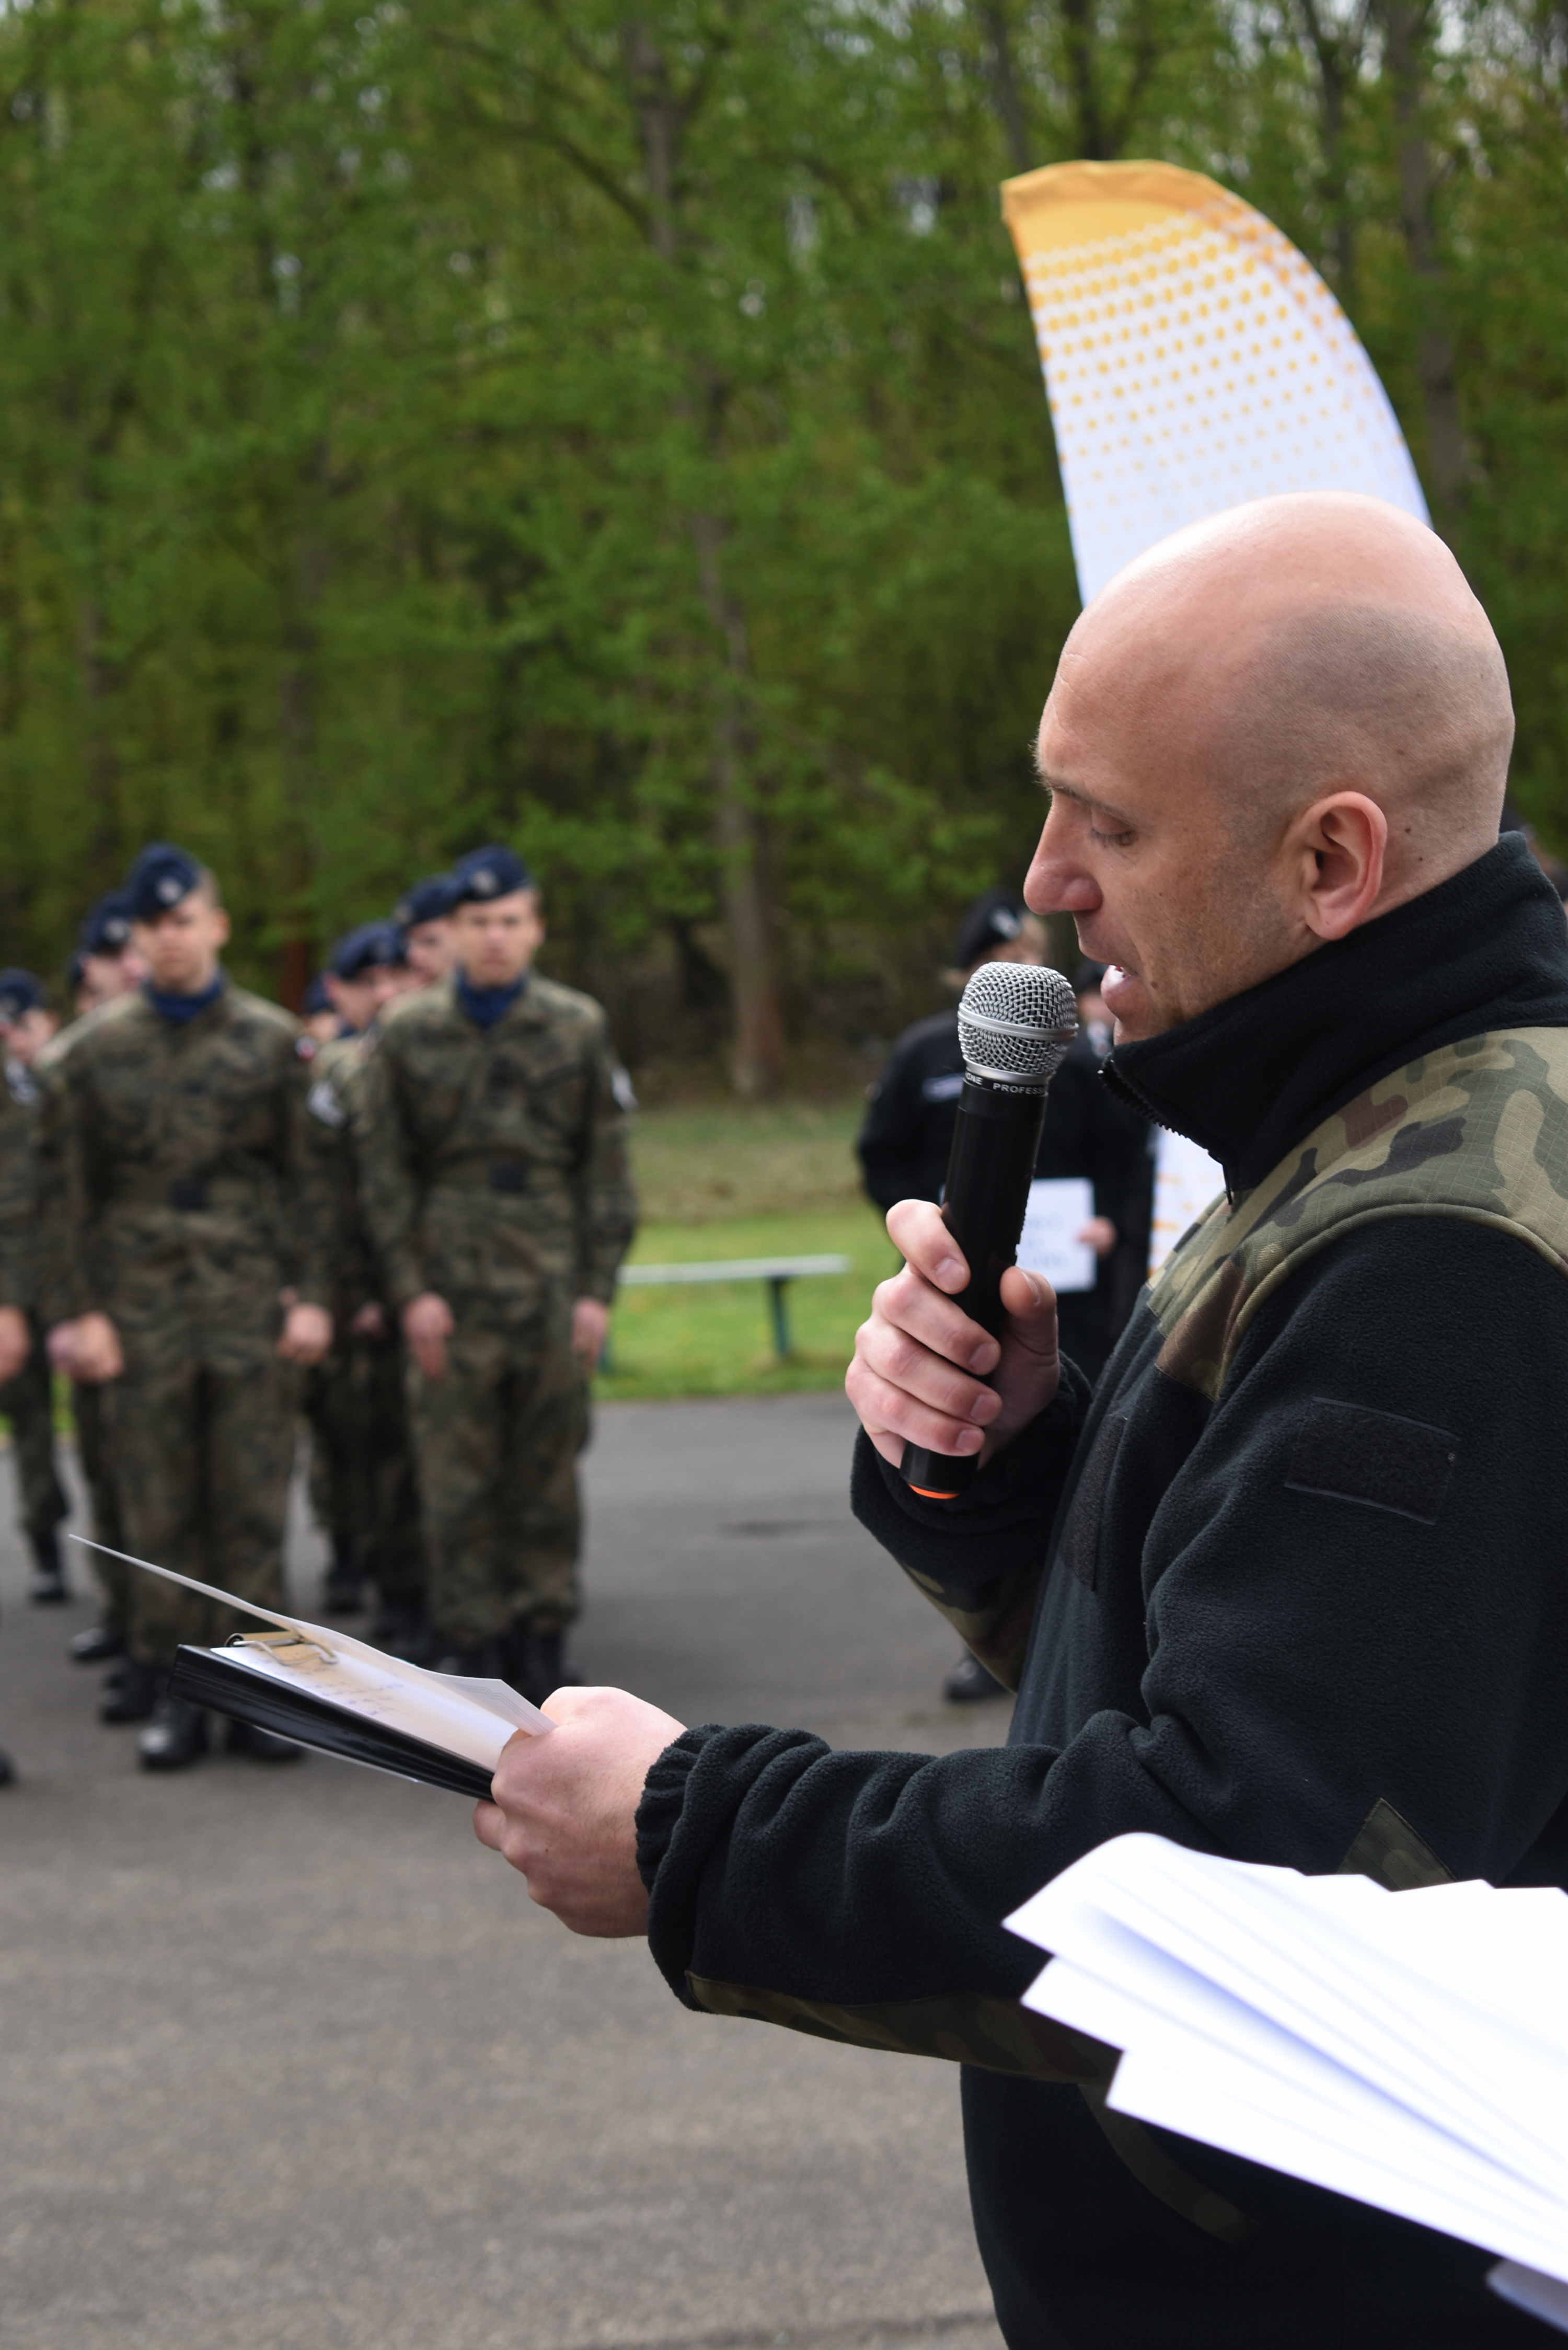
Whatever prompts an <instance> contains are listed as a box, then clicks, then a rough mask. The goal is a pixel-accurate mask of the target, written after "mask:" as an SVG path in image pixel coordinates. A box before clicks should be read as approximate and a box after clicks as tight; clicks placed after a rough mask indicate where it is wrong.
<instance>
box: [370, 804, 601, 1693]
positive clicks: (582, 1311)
mask: <svg viewBox="0 0 1568 2350" xmlns="http://www.w3.org/2000/svg"><path fill="white" fill-rule="evenodd" d="M455 872H456V878H457V880H458V884H459V889H460V899H459V904H458V907H457V911H456V914H455V916H454V932H455V939H456V950H457V962H456V965H455V967H454V969H453V972H452V975H451V976H450V977H449V978H448V979H446V980H445V981H443V982H442V983H441V985H440V986H439V987H433V988H427V989H424V990H422V991H421V993H419V994H417V995H410V996H406V997H404V998H403V999H402V1000H401V1001H400V1002H399V1003H394V1004H393V1005H392V1006H391V1007H390V1009H389V1012H388V1013H387V1015H386V1018H385V1021H384V1023H383V1025H382V1032H381V1041H380V1045H379V1048H378V1050H377V1052H376V1054H375V1055H374V1057H373V1058H372V1059H371V1061H370V1062H369V1064H368V1066H367V1067H366V1068H365V1070H364V1072H363V1076H362V1078H361V1099H360V1103H359V1129H360V1133H361V1137H362V1149H361V1164H362V1167H363V1170H364V1172H363V1179H362V1201H363V1208H364V1214H365V1221H366V1223H367V1225H368V1227H369V1232H370V1237H371V1240H372V1243H374V1245H375V1248H376V1251H377V1253H378V1255H379V1259H380V1263H381V1266H382V1269H383V1273H384V1276H385V1279H386V1282H387V1286H388V1293H389V1296H390V1298H391V1300H392V1302H393V1304H394V1305H396V1307H397V1308H398V1310H399V1313H400V1315H401V1319H402V1325H403V1329H404V1332H405V1334H406V1336H407V1337H408V1340H409V1345H410V1350H411V1352H412V1354H413V1357H414V1367H413V1368H412V1369H411V1370H410V1384H409V1398H410V1419H411V1421H412V1426H413V1433H414V1451H415V1457H416V1460H417V1462H418V1467H419V1479H420V1492H421V1501H422V1504H423V1509H424V1523H425V1540H426V1544H427V1545H428V1547H429V1552H430V1572H431V1612H432V1615H433V1617H434V1619H435V1624H436V1627H437V1630H438V1632H439V1634H440V1635H441V1636H442V1639H443V1641H444V1643H445V1644H446V1645H448V1646H449V1647H450V1648H451V1649H452V1651H453V1652H454V1656H455V1659H456V1662H455V1666H454V1668H453V1669H459V1670H467V1671H473V1672H483V1671H492V1670H495V1669H500V1670H502V1671H504V1673H505V1674H506V1676H507V1678H509V1679H512V1680H513V1681H514V1683H515V1685H516V1686H517V1687H518V1688H520V1689H522V1690H524V1691H525V1692H527V1693H529V1694H537V1695H540V1696H544V1695H547V1694H548V1693H549V1691H550V1690H551V1689H553V1688H554V1687H556V1685H557V1684H558V1682H559V1681H560V1679H561V1678H562V1671H563V1668H562V1635H563V1632H564V1631H565V1628H566V1626H567V1624H569V1623H570V1622H571V1620H572V1618H573V1617H574V1616H575V1615H576V1611H577V1576H576V1565H577V1552H578V1506H577V1487H576V1456H577V1453H578V1452H579V1451H580V1450H581V1448H582V1445H583V1443H584V1441H585V1440H586V1437H587V1383H586V1377H585V1365H591V1364H592V1362H593V1361H594V1360H596V1359H597V1356H598V1353H599V1350H600V1348H601V1347H602V1346H603V1343H604V1333H605V1327H606V1323H607V1314H608V1306H609V1301H610V1298H611V1296H612V1295H613V1292H614V1288H615V1277H616V1270H617V1267H618V1265H619V1263H620V1260H621V1258H622V1256H623V1255H624V1254H625V1253H626V1249H627V1246H628V1243H629V1242H630V1239H631V1234H632V1230H633V1225H634V1221H635V1202H634V1201H633V1198H632V1192H631V1186H630V1182H629V1180H628V1174H627V1167H626V1155H625V1139H624V1137H625V1123H626V1115H627V1110H628V1107H629V1101H630V1097H629V1092H628V1087H627V1085H626V1080H625V1077H624V1076H623V1075H622V1074H621V1073H620V1072H619V1071H618V1067H617V1065H616V1062H615V1058H614V1055H613V1053H612V1050H611V1046H610V1041H609V1036H608V1033H607V1028H606V1024H605V1016H604V1014H603V1012H602V1011H601V1010H600V1009H599V1006H598V1005H597V1003H593V1002H592V1001H590V999H589V998H588V997H587V996H583V995H578V994H576V993H574V992H573V991H572V990H571V989H569V988H565V987H557V986H556V985H554V984H553V983H551V982H550V981H549V980H546V979H542V978H540V977H539V976H538V975H537V974H536V973H533V972H530V970H529V963H530V962H531V960H532V957H533V954H534V952H535V948H536V947H537V945H538V943H539V941H540V940H541V939H542V938H543V936H544V924H543V922H542V921H541V920H540V918H539V911H538V899H537V895H536V893H535V888H534V884H533V880H532V878H531V876H530V875H529V873H528V871H527V868H525V867H524V865H523V864H522V863H521V862H520V861H519V860H518V858H515V857H514V855H513V854H512V852H511V851H510V850H509V849H505V848H484V849H477V850H475V851H474V852H473V854H472V856H470V857H467V858H463V859H462V862H461V863H460V864H459V865H458V866H457V868H455Z"/></svg>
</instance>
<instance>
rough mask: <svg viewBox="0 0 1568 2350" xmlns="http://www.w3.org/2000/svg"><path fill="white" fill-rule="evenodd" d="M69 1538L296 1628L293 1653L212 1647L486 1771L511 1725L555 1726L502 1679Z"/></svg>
mask: <svg viewBox="0 0 1568 2350" xmlns="http://www.w3.org/2000/svg"><path fill="white" fill-rule="evenodd" d="M73 1540H75V1541H78V1542H81V1543H82V1544H83V1547H84V1548H85V1549H88V1550H102V1551H105V1552H106V1553H107V1555H108V1556H109V1557H110V1558H123V1559H125V1560H126V1561H127V1564H128V1565H131V1566H140V1567H142V1568H144V1569H145V1571H146V1572H147V1573H148V1574H149V1575H161V1576H162V1577H163V1579H164V1581H165V1582H166V1583H178V1584H181V1585H182V1586H183V1587H184V1588H185V1589H186V1590H187V1591H199V1592H200V1593H201V1594H202V1597H203V1598H206V1599H218V1600H221V1601H222V1602H223V1605H224V1606H225V1607H234V1608H237V1609H238V1610H239V1612H240V1614H241V1615H243V1616H257V1617H260V1618H261V1620H262V1621H263V1622H264V1623H265V1624H274V1625H276V1626H277V1627H279V1628H280V1629H281V1630H284V1631H289V1632H295V1633H297V1634H298V1636H299V1638H301V1639H302V1640H303V1641H305V1642H306V1643H307V1644H308V1646H307V1649H306V1653H305V1654H304V1655H303V1656H301V1657H298V1658H288V1657H279V1656H276V1655H275V1654H274V1653H273V1651H271V1650H270V1649H267V1648H258V1647H255V1646H253V1645H251V1644H248V1643H247V1644H246V1645H244V1646H243V1647H240V1646H236V1647H233V1648H221V1649H219V1650H217V1651H215V1653H216V1654H218V1655H220V1656H222V1657H223V1659H224V1660H225V1661H226V1662H227V1663H230V1664H235V1665H243V1666H244V1668H245V1669H246V1670H247V1671H250V1672H254V1673H258V1674H260V1675H262V1676H263V1678H264V1679H270V1680H277V1681H282V1682H284V1683H285V1684H286V1685H289V1686H292V1687H295V1688H304V1689H308V1690H310V1692H311V1694H312V1695H313V1696H316V1697H320V1698H325V1699H326V1700H327V1702H328V1703H329V1704H332V1705H337V1706H340V1707H341V1708H342V1710H343V1711H344V1712H345V1713H354V1714H358V1715H361V1716H362V1717H363V1718H364V1719H366V1720H367V1721H379V1722H383V1723H385V1724H387V1725H388V1726H389V1727H390V1728H393V1729H397V1730H400V1731H405V1732H406V1733H407V1734H408V1735H409V1736H410V1738H422V1739H423V1740H425V1741H426V1742H427V1743H428V1744H430V1745H431V1746H440V1747H443V1748H444V1749H445V1750H446V1752H448V1753H451V1754H461V1755H462V1756H463V1758H464V1759H465V1760H466V1761H468V1762H470V1763H479V1764H481V1765H482V1767H483V1769H485V1770H487V1771H493V1769H494V1767H495V1764H496V1763H497V1761H498V1760H499V1758H500V1754H501V1750H502V1748H503V1747H504V1745H505V1744H506V1742H507V1740H508V1739H509V1738H510V1737H511V1736H512V1734H513V1732H514V1731H518V1730H525V1731H528V1732H529V1734H530V1735H531V1736H534V1737H540V1736H543V1734H544V1733H545V1731H548V1730H553V1729H554V1728H555V1724H554V1722H553V1721H551V1720H550V1717H549V1715H548V1714H547V1713H541V1712H540V1711H539V1708H538V1707H537V1706H536V1705H531V1704H530V1703H529V1701H528V1700H527V1699H526V1698H525V1697H522V1696H520V1695H519V1694H518V1692H517V1690H514V1689H509V1688H508V1687H507V1685H506V1683H505V1682H504V1681H497V1680H469V1679H464V1678H460V1677H459V1676H457V1675H455V1674H452V1673H431V1672H427V1671H426V1670H425V1669H424V1668H423V1667H422V1666H420V1665H410V1664H409V1663H407V1662H405V1660H404V1659H402V1658H401V1657H389V1656H388V1655H387V1654H386V1653H385V1651H384V1650H383V1649H380V1648H371V1647H370V1645H369V1642H368V1641H365V1640H355V1639H351V1638H349V1636H348V1633H347V1632H338V1631H333V1630H329V1629H328V1628H327V1627H326V1626H325V1625H321V1624H308V1623H306V1622H305V1621H304V1619H303V1618H302V1617H296V1616H283V1615H280V1614H278V1613H277V1611H276V1610H275V1609H274V1608H271V1607H256V1606H255V1605H254V1603H253V1602H252V1601H250V1600H248V1599H236V1598H235V1597H234V1595H233V1594H232V1593H231V1592H227V1591H219V1590H217V1589H215V1588H214V1587H213V1585H212V1584H210V1583H198V1582H197V1581H196V1580H195V1578H194V1577H193V1576H192V1575H176V1574H175V1573H174V1570H173V1569H172V1567H167V1566H154V1565H153V1564H152V1562H151V1559H146V1558H131V1557H130V1554H129V1553H128V1552H126V1551H118V1550H116V1551H111V1550H109V1547H108V1545H107V1544H104V1543H89V1542H86V1541H85V1540H84V1538H83V1537H82V1536H81V1535H79V1534H78V1535H75V1536H73Z"/></svg>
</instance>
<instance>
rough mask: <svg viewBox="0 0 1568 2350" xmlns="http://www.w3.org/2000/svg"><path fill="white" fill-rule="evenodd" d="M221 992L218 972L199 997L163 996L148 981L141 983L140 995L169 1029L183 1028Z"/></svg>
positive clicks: (207, 1007)
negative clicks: (141, 994)
mask: <svg viewBox="0 0 1568 2350" xmlns="http://www.w3.org/2000/svg"><path fill="white" fill-rule="evenodd" d="M141 993H143V995H145V996H146V998H147V1001H148V1002H149V1003H151V1006H152V1009H153V1010H154V1012H156V1013H157V1014H158V1017H159V1018H160V1020H167V1021H168V1023H169V1024H170V1026H171V1028H183V1027H184V1025H185V1024H186V1023H187V1021H190V1020H194V1019H195V1017H196V1015H197V1014H198V1013H201V1012H205V1011H207V1010H208V1009H209V1007H210V1006H211V1005H213V1004H214V1003H216V1002H217V1000H218V998H219V996H220V995H222V993H223V972H218V974H217V976H216V978H215V979H214V980H213V983H212V985H211V987H204V988H203V989H202V993H201V994H200V995H164V994H163V993H161V991H160V990H159V989H158V988H156V987H154V986H153V984H152V982H151V980H150V979H144V980H143V981H142V983H141Z"/></svg>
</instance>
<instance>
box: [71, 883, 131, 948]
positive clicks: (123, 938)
mask: <svg viewBox="0 0 1568 2350" xmlns="http://www.w3.org/2000/svg"><path fill="white" fill-rule="evenodd" d="M130 920H131V917H130V894H129V892H128V891H126V890H124V889H106V890H105V891H104V893H103V896H102V897H101V898H100V899H99V901H98V903H97V904H96V905H95V906H89V907H88V910H87V912H86V913H85V914H84V915H83V916H82V920H81V928H80V929H79V930H78V932H77V944H78V947H79V948H80V949H81V951H82V952H83V954H85V955H117V954H123V953H124V951H125V950H126V948H127V947H128V946H129V945H130Z"/></svg>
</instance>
